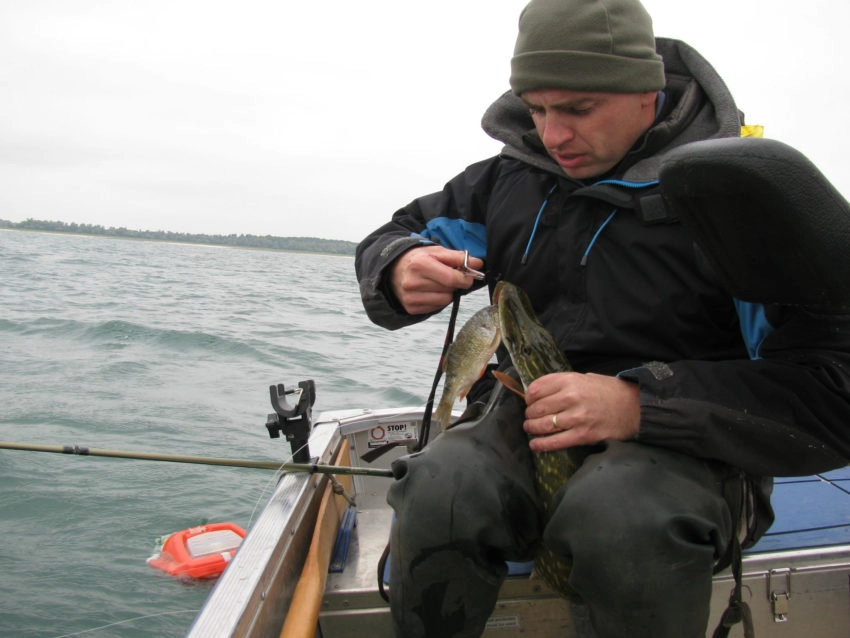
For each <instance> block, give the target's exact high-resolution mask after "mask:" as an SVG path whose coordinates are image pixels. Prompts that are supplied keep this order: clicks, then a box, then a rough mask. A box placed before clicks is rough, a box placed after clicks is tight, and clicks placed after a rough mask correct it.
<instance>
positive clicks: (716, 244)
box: [659, 138, 850, 308]
mask: <svg viewBox="0 0 850 638" xmlns="http://www.w3.org/2000/svg"><path fill="white" fill-rule="evenodd" d="M659 181H660V190H661V196H662V198H663V199H664V202H665V203H666V205H667V207H668V209H669V210H670V212H671V213H672V214H673V215H674V216H676V217H678V218H679V219H681V220H682V222H683V223H684V224H685V226H686V227H687V228H688V229H689V231H690V232H691V233H692V235H693V237H694V239H695V241H696V243H697V244H698V245H699V247H700V249H701V250H702V252H703V253H704V254H705V256H706V258H707V259H708V261H709V262H710V264H711V266H712V267H713V268H714V270H715V272H716V274H717V276H718V277H719V279H720V281H721V282H722V283H723V284H724V286H725V288H726V289H727V290H728V291H729V292H730V293H731V294H732V295H733V296H735V297H737V298H738V299H741V300H743V301H751V302H756V303H783V304H790V305H807V306H827V307H838V308H847V307H848V306H850V277H848V276H847V273H848V272H850V250H848V247H850V204H848V202H847V200H846V199H844V197H843V196H842V195H841V194H840V193H839V192H838V191H837V190H836V189H835V187H834V186H833V185H832V184H831V183H830V182H829V180H827V178H826V177H825V176H824V175H823V174H822V173H821V172H820V171H819V170H818V168H817V167H816V166H815V165H814V164H812V162H810V161H809V160H808V159H807V158H806V157H805V156H804V155H803V154H802V153H800V152H799V151H797V150H795V149H794V148H792V147H790V146H788V145H786V144H783V143H781V142H778V141H776V140H769V139H763V138H727V139H718V140H705V141H700V142H692V143H690V144H685V145H683V146H681V147H679V148H678V149H675V150H673V151H671V152H670V153H669V154H668V155H667V156H665V158H664V159H663V160H662V164H661V169H660V175H659Z"/></svg>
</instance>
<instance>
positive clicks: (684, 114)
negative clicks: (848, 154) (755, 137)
mask: <svg viewBox="0 0 850 638" xmlns="http://www.w3.org/2000/svg"><path fill="white" fill-rule="evenodd" d="M655 43H656V48H657V50H658V53H659V54H660V55H661V57H662V58H663V59H664V72H665V75H666V78H667V86H666V88H665V89H664V91H665V93H666V103H665V108H664V110H663V115H662V117H661V119H660V120H659V121H657V122H656V123H655V124H654V125H653V126H652V127H651V128H650V129H649V131H647V133H646V134H645V135H644V136H643V137H642V138H641V140H639V141H638V143H637V144H636V145H635V148H633V149H632V150H631V151H630V152H629V155H627V156H626V158H624V160H623V162H621V163H620V169H618V172H620V173H621V177H622V178H623V179H627V180H632V181H650V180H654V179H657V177H658V170H659V167H660V165H661V161H662V159H663V156H664V155H665V154H666V153H667V152H668V151H670V150H672V149H673V148H676V147H678V146H682V145H683V144H687V143H688V142H694V141H697V140H705V139H714V138H722V137H738V136H739V135H740V129H741V123H742V121H743V117H742V116H741V114H740V113H739V111H738V109H737V107H736V105H735V100H734V99H733V98H732V94H731V93H730V92H729V89H728V88H727V86H726V83H725V82H724V81H723V79H722V78H721V77H720V75H718V73H717V71H715V70H714V68H713V67H712V66H711V64H709V62H708V61H707V60H706V59H705V58H704V57H702V55H700V54H699V53H698V52H697V51H696V50H695V49H694V48H692V47H691V46H690V45H688V44H685V43H684V42H682V41H680V40H673V39H669V38H656V41H655ZM481 126H482V128H483V129H484V131H485V132H486V133H487V134H488V135H490V137H493V138H494V139H497V140H499V141H500V142H504V144H505V146H504V148H503V149H502V155H505V156H508V157H512V158H514V159H518V160H520V161H522V162H525V163H527V164H530V165H532V166H535V167H537V168H540V169H543V170H546V171H549V172H551V173H554V174H555V175H557V176H559V177H564V176H565V175H564V172H563V170H562V169H561V167H560V166H558V164H557V163H556V162H555V161H554V160H553V159H552V158H551V157H550V156H549V154H548V153H547V152H546V149H545V148H544V147H543V143H542V142H541V140H540V137H539V136H538V135H537V131H536V130H535V128H534V122H533V121H532V119H531V116H530V115H529V114H528V109H527V108H526V106H525V104H524V103H523V102H522V100H521V99H520V98H519V97H517V96H516V95H514V94H513V93H512V92H511V91H507V92H506V93H504V94H503V95H502V96H501V97H499V98H498V99H497V100H496V101H495V102H494V103H493V104H492V105H491V106H490V107H489V108H488V109H487V111H486V112H485V113H484V117H483V118H482V120H481ZM623 167H626V168H625V170H622V169H623Z"/></svg>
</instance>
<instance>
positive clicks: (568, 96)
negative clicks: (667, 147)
mask: <svg viewBox="0 0 850 638" xmlns="http://www.w3.org/2000/svg"><path fill="white" fill-rule="evenodd" d="M657 95H658V94H657V92H656V91H650V92H648V93H593V92H587V91H565V90H562V89H544V90H540V91H526V92H525V93H523V94H522V100H523V102H525V104H526V105H527V106H528V110H529V112H530V113H531V117H532V119H533V120H534V126H535V127H536V128H537V133H538V134H539V135H540V139H541V140H543V145H544V146H545V147H546V150H547V151H548V153H549V154H550V155H551V156H552V157H553V158H554V159H555V161H556V162H558V164H559V165H560V167H561V168H562V169H563V170H564V172H565V173H566V174H567V175H568V176H569V177H572V178H574V179H587V178H589V177H596V176H598V175H602V174H603V173H605V172H607V171H608V170H610V169H611V168H613V167H614V166H616V165H617V164H618V163H619V162H620V160H621V159H623V157H625V155H626V153H627V152H628V151H629V149H630V148H631V147H632V146H633V145H634V143H635V142H636V141H637V140H638V138H640V136H641V135H643V134H644V133H645V132H646V130H647V129H648V128H649V127H650V126H651V125H652V122H653V121H654V119H655V100H656V97H657Z"/></svg>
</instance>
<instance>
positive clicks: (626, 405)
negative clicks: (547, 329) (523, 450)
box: [523, 372, 640, 452]
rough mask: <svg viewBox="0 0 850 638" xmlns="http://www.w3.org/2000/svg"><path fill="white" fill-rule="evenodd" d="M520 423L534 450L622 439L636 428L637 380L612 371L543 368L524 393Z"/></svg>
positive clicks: (632, 435) (544, 450)
mask: <svg viewBox="0 0 850 638" xmlns="http://www.w3.org/2000/svg"><path fill="white" fill-rule="evenodd" d="M525 400H526V403H527V404H528V407H527V408H526V410H525V417H526V420H525V423H524V424H523V427H524V428H525V431H526V432H528V433H529V434H532V435H534V436H535V438H534V439H532V441H531V442H530V446H531V449H532V450H534V451H535V452H550V451H552V450H559V449H562V448H567V447H572V446H574V445H591V444H594V443H599V442H600V441H603V440H605V439H618V440H620V441H625V440H628V439H631V438H633V437H634V436H635V435H636V434H637V433H638V429H639V428H640V392H639V390H638V386H637V385H635V384H633V383H629V382H628V381H623V380H621V379H618V378H616V377H609V376H605V375H601V374H592V373H588V374H583V373H579V372H558V373H555V374H547V375H545V376H543V377H540V378H539V379H536V380H535V381H534V382H532V383H531V384H530V385H529V386H528V389H527V391H526V393H525Z"/></svg>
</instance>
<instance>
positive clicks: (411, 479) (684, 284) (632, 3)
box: [356, 0, 850, 638]
mask: <svg viewBox="0 0 850 638" xmlns="http://www.w3.org/2000/svg"><path fill="white" fill-rule="evenodd" d="M510 83H511V91H510V92H508V93H506V94H505V95H503V96H502V97H501V98H499V99H498V100H497V101H496V102H495V103H494V104H493V105H492V106H491V107H490V108H489V109H488V111H487V112H486V114H485V116H484V119H483V126H484V129H485V130H486V131H487V132H488V133H489V134H490V135H491V136H493V137H495V138H496V139H499V140H501V141H503V142H504V143H505V147H504V150H503V152H502V153H501V154H500V155H499V156H498V157H495V158H491V159H488V160H485V161H483V162H480V163H478V164H474V165H472V166H470V167H468V168H467V169H466V170H465V171H464V172H463V173H461V174H460V175H458V176H457V177H455V178H454V179H453V180H451V181H450V182H449V183H448V184H447V185H446V187H445V189H444V190H443V191H442V192H440V193H435V194H432V195H428V196H425V197H421V198H419V199H416V200H414V201H413V202H412V203H410V204H408V205H407V206H405V207H404V208H402V209H401V210H399V211H398V212H397V213H396V214H395V215H394V216H393V219H392V221H391V222H390V223H388V224H387V225H385V226H383V227H382V228H380V229H378V230H377V231H375V232H374V233H373V234H371V235H370V236H369V237H367V238H366V239H365V240H364V241H363V242H362V243H361V244H360V246H359V248H358V252H357V259H356V269H357V275H358V279H359V281H360V285H361V293H362V297H363V302H364V306H365V308H366V310H367V313H368V315H369V317H370V318H371V319H372V320H373V321H374V322H376V323H378V324H379V325H382V326H385V327H387V328H390V329H396V328H400V327H403V326H405V325H409V324H412V323H414V322H417V321H422V320H423V319H425V318H427V317H429V316H431V315H432V314H434V313H436V312H439V311H440V310H441V309H443V308H444V307H445V306H447V305H448V304H449V303H450V302H451V301H452V298H453V295H454V293H455V291H457V290H467V289H470V288H471V287H472V286H473V284H474V281H473V279H472V278H471V277H470V276H469V274H467V272H466V271H465V270H463V269H462V268H460V267H461V266H462V264H463V259H464V254H463V252H462V251H464V250H468V251H469V253H470V255H472V257H471V258H470V260H469V265H470V266H471V267H473V268H479V269H484V270H486V273H487V280H488V284H489V286H490V288H491V291H492V288H493V286H494V285H495V284H496V282H497V281H498V280H500V279H504V280H506V281H510V282H512V283H514V284H516V285H518V286H520V287H522V288H523V289H525V291H526V292H527V293H528V294H529V296H530V298H531V300H532V302H533V305H534V308H535V311H536V313H537V315H538V317H539V318H540V320H541V321H542V323H543V324H544V325H545V326H546V327H547V328H548V329H549V330H550V331H551V332H552V333H553V334H554V336H555V338H556V339H557V341H558V343H559V345H560V346H561V348H562V349H563V350H564V352H565V353H566V355H567V356H568V358H569V359H570V361H571V363H572V365H573V367H574V368H575V370H576V372H570V373H559V374H552V375H547V376H544V377H541V378H540V379H538V380H537V381H535V382H534V383H533V384H531V386H530V387H529V388H528V391H527V393H526V402H527V405H526V406H525V411H524V415H523V414H522V412H521V411H519V412H517V414H516V419H515V420H516V428H515V429H514V430H511V429H510V428H496V427H494V426H493V424H492V419H488V418H482V419H481V420H480V422H478V423H473V424H471V425H470V426H468V427H467V426H461V427H458V428H457V429H456V430H450V431H449V432H447V433H446V434H444V435H443V436H441V437H439V438H438V439H437V440H436V441H435V442H434V443H433V444H431V445H429V446H427V447H426V448H425V450H424V451H423V452H421V453H419V454H415V455H412V456H411V457H408V458H406V459H403V460H402V461H401V462H397V464H396V466H395V467H396V474H397V478H398V480H397V481H396V483H394V484H393V486H392V487H391V489H390V494H389V501H390V504H391V505H392V506H393V507H394V509H395V510H396V515H397V520H396V523H395V525H394V527H393V532H392V539H391V551H392V562H391V579H390V598H391V605H392V611H393V619H394V624H395V630H396V633H397V635H399V636H404V637H407V638H410V637H418V636H434V637H437V636H439V637H441V638H446V637H448V636H477V635H480V633H481V632H482V631H483V629H484V624H485V622H486V620H487V618H488V616H489V614H490V612H491V611H492V609H493V605H494V604H495V600H496V597H497V595H498V590H499V587H500V585H501V582H502V580H503V579H504V576H505V566H504V562H505V561H506V560H509V561H512V560H529V559H530V558H531V557H533V556H534V555H535V552H536V551H537V550H538V549H539V547H540V545H541V543H545V545H546V546H547V547H549V548H550V549H551V550H553V551H554V552H556V553H558V554H561V555H564V556H568V557H570V558H571V560H572V561H573V567H572V570H571V572H570V573H569V585H570V586H571V587H572V589H573V590H574V591H575V592H576V593H577V594H578V596H579V597H580V599H581V600H582V601H583V603H585V604H586V605H587V608H588V609H589V612H590V618H591V621H592V624H593V627H594V629H595V631H596V633H597V635H598V636H601V637H620V636H629V637H637V636H647V637H650V636H651V637H652V638H660V637H664V636H675V637H677V638H693V637H696V636H704V635H705V631H706V625H707V622H708V612H709V598H710V593H711V576H712V572H713V570H714V569H715V567H717V566H718V565H723V564H724V563H725V564H728V562H729V556H730V554H731V552H732V550H733V549H734V548H735V547H737V545H736V543H738V542H739V541H743V542H744V544H745V545H747V544H752V543H754V542H755V540H757V538H758V537H759V536H760V534H762V533H763V532H764V530H765V529H766V528H767V526H769V525H770V523H771V522H772V513H771V511H770V506H769V501H768V499H769V492H770V480H769V479H762V478H760V477H769V476H774V475H788V474H809V473H813V472H818V471H823V470H826V469H830V468H835V467H840V466H843V465H844V464H846V463H847V457H848V452H847V451H848V449H850V446H848V436H847V432H846V430H847V428H846V423H847V417H848V415H850V372H848V371H850V344H849V343H848V337H847V336H846V335H848V334H850V328H848V326H850V323H848V317H847V316H835V315H829V316H826V315H819V314H817V313H815V312H809V311H806V310H804V309H801V308H794V307H784V306H779V305H776V304H772V305H766V306H765V305H759V306H755V305H753V304H744V303H740V302H736V300H734V299H733V298H731V296H730V295H729V294H728V293H727V292H726V291H725V290H724V289H723V288H722V286H721V285H720V284H719V283H718V279H717V277H716V276H715V275H714V274H713V273H712V272H711V269H710V267H709V266H708V265H707V261H706V260H705V258H704V257H703V256H702V255H701V253H700V252H699V250H698V249H696V247H695V246H694V243H693V240H692V238H690V237H689V235H688V233H687V231H686V230H685V229H684V227H683V226H682V225H681V224H680V223H679V222H678V220H677V219H676V218H675V216H673V215H672V214H671V213H670V212H669V211H668V210H666V207H665V206H664V203H663V201H662V199H661V197H660V195H659V192H658V171H659V166H660V163H661V159H662V158H663V156H664V155H665V154H666V153H667V152H669V151H670V150H672V149H674V148H677V147H680V146H682V145H683V144H686V143H688V142H693V141H697V140H708V139H715V138H727V137H736V136H738V135H739V134H740V127H741V125H742V123H743V122H742V117H741V115H740V113H739V111H738V109H737V108H736V106H735V102H734V100H733V99H732V96H731V95H730V94H729V92H728V90H727V88H726V86H725V84H724V83H723V81H722V80H721V78H720V77H719V76H718V75H717V74H716V72H715V71H714V70H713V69H712V67H711V66H710V65H709V64H708V63H707V62H706V61H705V60H704V59H703V58H702V57H701V56H700V55H699V54H698V53H697V52H696V51H694V50H693V49H691V48H690V47H688V46H687V45H686V44H684V43H682V42H679V41H675V40H668V39H663V38H659V39H657V40H656V39H655V38H654V35H653V31H652V23H651V19H650V17H649V15H648V14H647V13H646V11H645V9H644V8H643V6H642V5H641V4H640V3H639V2H638V0H532V1H531V2H530V4H529V5H528V6H527V7H526V8H525V9H524V11H523V12H522V14H521V17H520V21H519V34H518V37H517V41H516V47H515V51H514V57H513V59H512V61H511V76H510ZM489 387H490V385H487V384H486V382H481V384H480V385H479V386H478V387H477V388H476V389H474V392H473V393H471V396H474V397H475V398H476V399H479V400H482V401H483V399H484V397H483V395H484V394H486V392H487V391H488V390H489ZM497 393H498V391H497ZM495 408H496V409H501V410H504V411H508V412H509V411H510V409H511V408H510V403H509V402H507V401H501V400H500V402H497V404H496V406H495ZM502 422H503V421H502ZM521 428H522V429H521ZM523 429H524V433H523ZM526 433H527V434H530V435H535V436H536V438H534V439H533V440H532V441H531V442H530V443H527V441H526ZM580 445H581V446H591V447H589V448H588V449H589V450H590V451H591V452H592V453H591V455H590V456H589V457H588V458H587V460H586V461H585V462H584V464H583V465H582V467H581V468H580V469H579V470H578V472H577V473H576V474H575V476H574V477H572V478H571V479H570V480H569V481H568V482H567V483H566V485H565V486H564V487H563V488H562V489H561V490H560V491H559V492H558V493H556V495H555V497H554V499H553V502H552V503H551V509H550V514H549V516H548V519H547V520H543V517H542V515H541V508H542V505H541V503H540V502H539V499H538V497H537V495H536V494H535V492H534V488H533V482H532V480H531V478H530V474H531V472H532V471H533V470H531V462H530V456H529V448H530V449H531V450H532V451H544V450H557V449H564V448H570V447H573V446H580ZM565 577H566V575H565Z"/></svg>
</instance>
